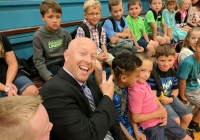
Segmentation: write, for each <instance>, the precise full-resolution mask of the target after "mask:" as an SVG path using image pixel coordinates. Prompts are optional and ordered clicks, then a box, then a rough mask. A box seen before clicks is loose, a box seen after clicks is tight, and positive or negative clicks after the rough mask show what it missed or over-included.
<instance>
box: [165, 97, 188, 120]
mask: <svg viewBox="0 0 200 140" xmlns="http://www.w3.org/2000/svg"><path fill="white" fill-rule="evenodd" d="M163 106H164V107H165V108H166V110H167V113H168V115H169V117H170V118H171V119H174V118H180V117H182V116H185V115H187V114H190V111H189V110H188V109H187V107H186V106H185V105H184V104H183V103H182V102H181V101H180V100H179V99H178V98H175V100H174V102H173V103H171V104H167V105H166V104H163Z"/></svg>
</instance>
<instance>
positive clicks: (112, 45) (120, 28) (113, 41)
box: [103, 0, 144, 56]
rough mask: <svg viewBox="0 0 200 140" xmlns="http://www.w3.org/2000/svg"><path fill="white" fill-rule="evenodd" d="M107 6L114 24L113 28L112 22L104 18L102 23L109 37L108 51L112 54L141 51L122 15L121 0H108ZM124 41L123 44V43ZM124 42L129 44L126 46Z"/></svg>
mask: <svg viewBox="0 0 200 140" xmlns="http://www.w3.org/2000/svg"><path fill="white" fill-rule="evenodd" d="M108 7H109V12H110V14H111V18H113V19H114V23H115V26H116V27H115V29H114V27H113V24H112V22H111V20H109V19H107V20H105V22H104V24H103V27H104V29H105V30H106V36H107V38H108V39H109V46H108V51H109V52H110V53H112V54H113V55H114V56H117V55H119V54H120V53H123V52H143V51H144V49H143V48H142V47H140V46H139V45H138V43H137V40H136V38H135V36H134V34H132V33H131V32H130V29H129V28H128V23H127V21H126V19H125V17H123V16H122V14H123V4H122V0H109V2H108ZM122 23H124V25H122ZM132 39H133V40H132ZM127 40H128V41H127ZM124 42H125V44H123V43H124ZM126 42H130V43H131V44H130V45H131V46H127V45H128V44H129V43H126ZM121 44H123V45H121ZM133 45H135V46H133ZM125 47H126V48H125Z"/></svg>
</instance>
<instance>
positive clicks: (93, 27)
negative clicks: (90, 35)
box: [83, 19, 98, 30]
mask: <svg viewBox="0 0 200 140" xmlns="http://www.w3.org/2000/svg"><path fill="white" fill-rule="evenodd" d="M83 23H85V24H86V25H87V26H88V27H89V29H90V30H91V29H95V30H97V26H98V24H97V25H96V26H94V25H91V24H90V23H89V22H87V20H86V19H84V21H83Z"/></svg>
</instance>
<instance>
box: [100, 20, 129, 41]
mask: <svg viewBox="0 0 200 140" xmlns="http://www.w3.org/2000/svg"><path fill="white" fill-rule="evenodd" d="M122 18H123V20H124V23H125V26H124V28H123V27H122V26H121V25H120V20H114V21H115V23H116V31H114V29H113V24H112V22H111V21H110V20H109V19H107V20H106V21H105V22H104V24H103V28H104V29H105V30H106V37H107V38H109V39H110V38H111V37H113V36H114V35H115V33H116V32H122V31H123V30H124V29H125V28H128V23H127V21H126V19H125V17H122Z"/></svg>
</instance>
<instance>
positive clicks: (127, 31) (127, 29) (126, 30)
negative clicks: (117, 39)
mask: <svg viewBox="0 0 200 140" xmlns="http://www.w3.org/2000/svg"><path fill="white" fill-rule="evenodd" d="M122 33H128V34H130V33H131V30H130V29H129V28H125V29H124V30H123V32H122Z"/></svg>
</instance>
